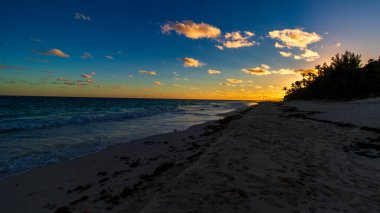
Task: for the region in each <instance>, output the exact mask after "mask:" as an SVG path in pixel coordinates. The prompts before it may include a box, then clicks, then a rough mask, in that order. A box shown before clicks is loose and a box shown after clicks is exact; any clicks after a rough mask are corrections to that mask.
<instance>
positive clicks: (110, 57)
mask: <svg viewBox="0 0 380 213" xmlns="http://www.w3.org/2000/svg"><path fill="white" fill-rule="evenodd" d="M104 57H105V58H106V59H108V60H113V57H112V56H110V55H106V56H104Z"/></svg>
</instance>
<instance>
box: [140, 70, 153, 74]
mask: <svg viewBox="0 0 380 213" xmlns="http://www.w3.org/2000/svg"><path fill="white" fill-rule="evenodd" d="M139 73H140V74H146V75H157V73H156V72H154V71H148V70H139Z"/></svg>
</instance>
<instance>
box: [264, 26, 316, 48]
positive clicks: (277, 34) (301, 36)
mask: <svg viewBox="0 0 380 213" xmlns="http://www.w3.org/2000/svg"><path fill="white" fill-rule="evenodd" d="M268 36H269V37H270V38H272V39H278V40H279V41H281V42H282V43H283V45H285V46H287V47H288V48H292V47H297V48H302V49H304V48H307V47H308V45H309V44H312V43H315V42H318V41H320V40H321V39H322V37H321V36H320V35H318V34H317V33H315V32H313V33H308V32H305V31H303V30H302V29H284V30H274V31H271V32H269V35H268Z"/></svg>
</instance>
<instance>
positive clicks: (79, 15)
mask: <svg viewBox="0 0 380 213" xmlns="http://www.w3.org/2000/svg"><path fill="white" fill-rule="evenodd" d="M74 19H76V20H83V21H91V17H90V16H86V15H84V14H83V13H78V12H76V13H75V14H74Z"/></svg>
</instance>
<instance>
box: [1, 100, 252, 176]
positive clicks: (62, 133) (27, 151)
mask: <svg viewBox="0 0 380 213" xmlns="http://www.w3.org/2000/svg"><path fill="white" fill-rule="evenodd" d="M251 103H252V102H248V101H214V100H213V101H207V100H163V99H116V98H66V97H16V96H0V177H5V176H8V175H12V174H15V173H19V172H23V171H26V170H29V169H31V168H35V167H41V166H44V165H47V164H51V163H57V162H62V161H67V160H70V159H73V158H76V157H80V156H83V155H86V154H89V153H93V152H97V151H99V150H102V149H104V148H106V147H108V146H111V145H114V144H117V143H121V142H128V141H131V140H134V139H138V138H142V137H146V136H150V135H155V134H160V133H167V132H173V131H174V130H185V129H187V128H188V127H190V126H192V125H194V124H199V123H204V122H206V121H210V120H217V119H220V118H221V116H219V115H218V114H220V113H226V112H230V111H233V110H235V109H237V108H240V107H244V106H247V105H250V104H251Z"/></svg>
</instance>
